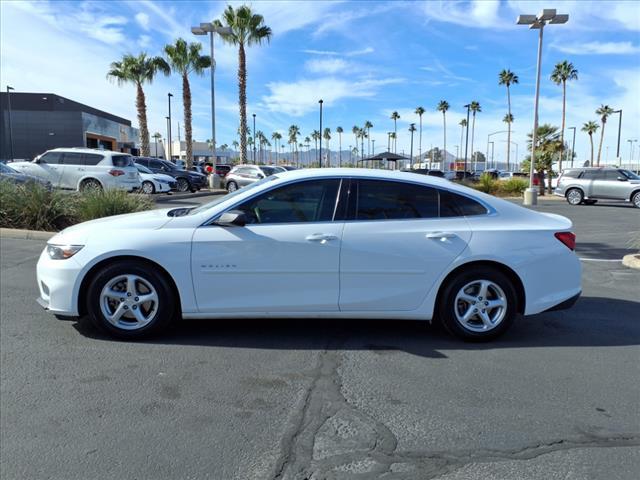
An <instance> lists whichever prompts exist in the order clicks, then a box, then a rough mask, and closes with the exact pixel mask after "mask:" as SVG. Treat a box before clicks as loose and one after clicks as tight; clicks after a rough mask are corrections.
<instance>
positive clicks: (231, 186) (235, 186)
mask: <svg viewBox="0 0 640 480" xmlns="http://www.w3.org/2000/svg"><path fill="white" fill-rule="evenodd" d="M236 190H238V184H237V183H236V182H234V181H233V180H231V181H230V182H228V183H227V192H235V191H236Z"/></svg>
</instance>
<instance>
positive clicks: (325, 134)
mask: <svg viewBox="0 0 640 480" xmlns="http://www.w3.org/2000/svg"><path fill="white" fill-rule="evenodd" d="M322 138H324V141H325V144H326V146H327V163H328V164H329V167H330V166H331V152H330V151H329V140H331V129H330V128H329V127H327V128H325V129H324V132H323V133H322ZM320 161H322V159H320Z"/></svg>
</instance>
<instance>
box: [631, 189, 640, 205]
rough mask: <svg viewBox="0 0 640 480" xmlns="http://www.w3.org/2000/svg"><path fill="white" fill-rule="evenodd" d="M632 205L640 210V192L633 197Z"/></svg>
mask: <svg viewBox="0 0 640 480" xmlns="http://www.w3.org/2000/svg"><path fill="white" fill-rule="evenodd" d="M631 204H632V205H633V206H634V207H636V208H640V191H638V192H635V193H634V194H633V195H631Z"/></svg>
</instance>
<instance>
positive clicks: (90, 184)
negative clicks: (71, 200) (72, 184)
mask: <svg viewBox="0 0 640 480" xmlns="http://www.w3.org/2000/svg"><path fill="white" fill-rule="evenodd" d="M98 190H102V184H101V183H100V182H99V181H98V180H96V179H95V178H88V179H87V180H83V181H82V183H81V184H80V191H81V192H89V191H98Z"/></svg>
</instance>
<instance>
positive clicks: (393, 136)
mask: <svg viewBox="0 0 640 480" xmlns="http://www.w3.org/2000/svg"><path fill="white" fill-rule="evenodd" d="M389 138H390V139H391V142H392V143H393V144H394V145H395V143H396V132H389ZM356 143H357V142H356Z"/></svg>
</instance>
